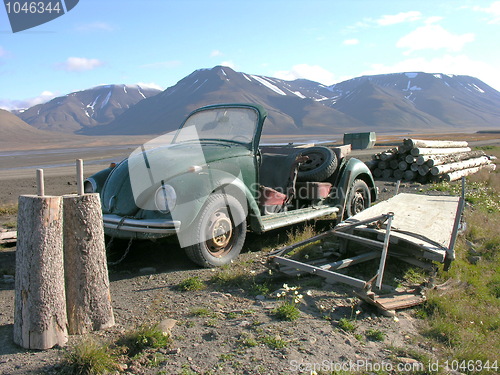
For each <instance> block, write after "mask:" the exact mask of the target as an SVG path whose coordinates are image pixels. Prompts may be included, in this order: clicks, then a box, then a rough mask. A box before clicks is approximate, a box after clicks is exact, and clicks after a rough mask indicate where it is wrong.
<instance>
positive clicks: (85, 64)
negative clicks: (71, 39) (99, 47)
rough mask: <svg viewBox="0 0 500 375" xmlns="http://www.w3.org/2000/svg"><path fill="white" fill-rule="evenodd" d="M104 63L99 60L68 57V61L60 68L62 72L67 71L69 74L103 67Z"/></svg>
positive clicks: (60, 65)
mask: <svg viewBox="0 0 500 375" xmlns="http://www.w3.org/2000/svg"><path fill="white" fill-rule="evenodd" d="M103 64H104V63H103V62H102V61H101V60H98V59H87V58H85V57H68V59H67V60H66V61H65V62H64V63H61V64H58V66H59V67H60V68H61V69H62V70H66V71H68V72H83V71H86V70H92V69H95V68H97V67H99V66H102V65H103Z"/></svg>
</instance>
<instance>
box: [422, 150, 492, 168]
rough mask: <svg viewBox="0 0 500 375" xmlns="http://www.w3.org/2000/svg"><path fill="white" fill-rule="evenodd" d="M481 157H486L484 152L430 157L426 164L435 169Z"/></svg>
mask: <svg viewBox="0 0 500 375" xmlns="http://www.w3.org/2000/svg"><path fill="white" fill-rule="evenodd" d="M481 156H486V154H485V153H484V151H481V150H479V151H469V152H460V153H456V154H450V155H434V156H432V155H430V158H429V159H428V160H427V161H426V164H427V165H428V166H429V167H435V166H437V165H441V164H448V163H455V162H458V161H461V160H467V159H473V158H479V157H481Z"/></svg>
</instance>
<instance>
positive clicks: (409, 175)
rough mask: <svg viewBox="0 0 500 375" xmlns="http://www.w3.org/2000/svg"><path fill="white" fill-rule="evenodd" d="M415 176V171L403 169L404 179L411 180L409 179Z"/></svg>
mask: <svg viewBox="0 0 500 375" xmlns="http://www.w3.org/2000/svg"><path fill="white" fill-rule="evenodd" d="M416 176H417V173H416V172H413V171H411V170H408V171H404V174H403V179H405V180H407V181H411V180H414V179H415V177H416Z"/></svg>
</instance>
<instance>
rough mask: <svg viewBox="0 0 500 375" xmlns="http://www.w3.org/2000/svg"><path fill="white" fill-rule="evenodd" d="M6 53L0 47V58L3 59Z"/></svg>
mask: <svg viewBox="0 0 500 375" xmlns="http://www.w3.org/2000/svg"><path fill="white" fill-rule="evenodd" d="M7 54H8V52H7V51H6V50H5V49H4V48H3V47H2V46H0V57H5V56H7Z"/></svg>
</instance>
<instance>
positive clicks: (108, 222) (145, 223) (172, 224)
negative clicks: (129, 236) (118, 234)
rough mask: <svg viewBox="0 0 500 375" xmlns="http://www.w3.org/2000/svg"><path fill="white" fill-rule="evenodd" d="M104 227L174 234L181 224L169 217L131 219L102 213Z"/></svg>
mask: <svg viewBox="0 0 500 375" xmlns="http://www.w3.org/2000/svg"><path fill="white" fill-rule="evenodd" d="M103 221H104V228H107V229H114V230H119V231H125V232H139V233H154V234H163V235H170V234H176V233H177V230H178V229H179V228H180V226H181V222H180V221H176V220H171V219H131V218H124V217H121V216H118V215H111V214H104V215H103Z"/></svg>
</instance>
